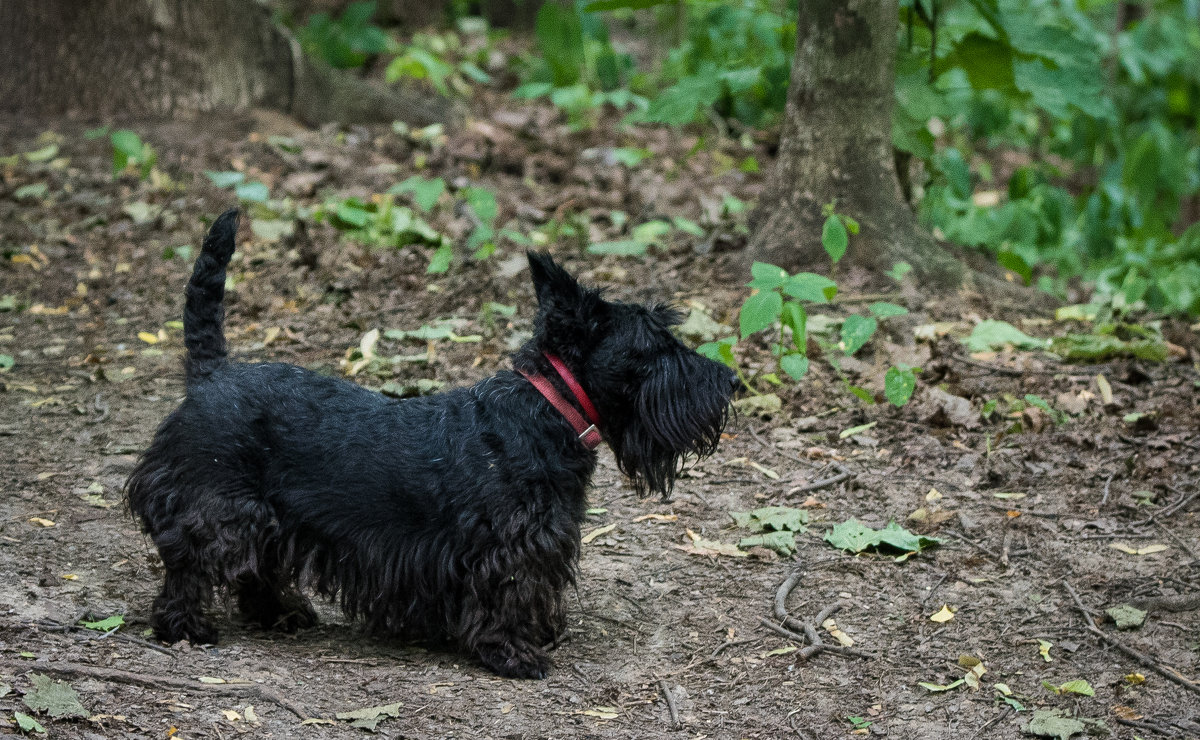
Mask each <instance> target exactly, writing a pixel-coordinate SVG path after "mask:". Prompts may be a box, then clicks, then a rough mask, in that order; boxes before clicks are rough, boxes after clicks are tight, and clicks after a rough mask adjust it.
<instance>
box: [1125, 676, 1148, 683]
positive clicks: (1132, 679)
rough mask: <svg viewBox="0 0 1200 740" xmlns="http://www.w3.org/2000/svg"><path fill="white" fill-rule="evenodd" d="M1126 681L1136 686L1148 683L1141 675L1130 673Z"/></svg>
mask: <svg viewBox="0 0 1200 740" xmlns="http://www.w3.org/2000/svg"><path fill="white" fill-rule="evenodd" d="M1125 680H1126V681H1127V682H1128V683H1131V684H1133V685H1135V686H1136V685H1137V684H1139V683H1146V677H1145V676H1144V675H1142V674H1141V673H1128V674H1126V675H1125Z"/></svg>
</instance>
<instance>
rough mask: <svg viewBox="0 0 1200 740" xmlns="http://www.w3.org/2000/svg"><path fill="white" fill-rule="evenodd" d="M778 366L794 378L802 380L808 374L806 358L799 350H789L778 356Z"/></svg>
mask: <svg viewBox="0 0 1200 740" xmlns="http://www.w3.org/2000/svg"><path fill="white" fill-rule="evenodd" d="M779 367H780V368H782V369H783V371H784V372H785V373H787V374H788V375H790V376H791V377H792V378H793V379H794V380H803V379H804V376H805V375H807V374H808V358H807V357H805V356H804V355H802V354H800V353H799V352H791V353H789V354H786V355H784V356H783V357H781V358H779Z"/></svg>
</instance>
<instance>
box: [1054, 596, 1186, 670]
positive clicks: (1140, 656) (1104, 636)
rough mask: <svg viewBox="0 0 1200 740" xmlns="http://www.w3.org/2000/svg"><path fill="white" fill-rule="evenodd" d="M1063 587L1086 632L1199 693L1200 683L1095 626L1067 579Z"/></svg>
mask: <svg viewBox="0 0 1200 740" xmlns="http://www.w3.org/2000/svg"><path fill="white" fill-rule="evenodd" d="M1063 588H1065V589H1066V590H1067V593H1068V594H1070V595H1071V599H1072V600H1074V602H1075V608H1077V609H1078V610H1079V613H1080V614H1082V615H1083V623H1084V625H1085V626H1086V627H1087V630H1088V632H1091V633H1092V634H1093V635H1096V636H1097V637H1099V638H1100V639H1101V640H1103V641H1104V642H1106V643H1108V644H1109V645H1110V646H1112V647H1114V648H1116V649H1117V650H1119V651H1121V652H1122V653H1125V655H1127V656H1129V657H1130V658H1133V659H1134V660H1136V661H1138V662H1139V663H1141V664H1142V665H1144V666H1146V667H1147V668H1149V669H1150V670H1152V671H1154V672H1155V673H1157V674H1158V675H1160V676H1162V677H1163V678H1165V679H1167V680H1169V681H1173V682H1175V683H1177V684H1179V685H1180V686H1182V687H1184V688H1185V689H1187V690H1189V691H1193V692H1195V693H1197V694H1200V683H1197V682H1195V681H1193V680H1191V679H1190V678H1187V677H1185V676H1184V675H1183V674H1182V673H1180V672H1179V671H1177V670H1175V669H1174V668H1171V667H1170V666H1167V665H1164V664H1162V663H1160V662H1158V661H1157V660H1155V659H1154V658H1151V657H1150V656H1149V655H1146V654H1144V653H1141V652H1138V651H1137V650H1134V649H1133V648H1131V647H1129V646H1127V645H1125V644H1124V643H1122V642H1121V641H1120V640H1118V639H1117V638H1115V637H1113V636H1112V635H1109V634H1108V633H1107V632H1105V631H1104V630H1102V629H1100V628H1099V627H1097V626H1096V622H1095V620H1093V619H1092V615H1091V613H1090V611H1089V610H1088V608H1087V607H1086V606H1084V603H1083V600H1082V599H1080V598H1079V594H1078V593H1076V592H1075V589H1074V588H1072V587H1071V584H1070V583H1069V582H1067V581H1063Z"/></svg>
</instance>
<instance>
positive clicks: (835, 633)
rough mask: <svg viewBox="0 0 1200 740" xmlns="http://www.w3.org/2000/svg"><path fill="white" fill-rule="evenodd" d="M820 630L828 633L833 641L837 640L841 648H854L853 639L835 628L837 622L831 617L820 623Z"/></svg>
mask: <svg viewBox="0 0 1200 740" xmlns="http://www.w3.org/2000/svg"><path fill="white" fill-rule="evenodd" d="M821 628H822V629H824V630H825V631H826V632H828V633H829V634H830V635H831V636H832V637H833V639H835V640H837V641H838V643H840V644H841V645H842V646H843V647H853V646H854V638H853V637H851V636H850V635H847V634H846V633H845V632H842V630H841V629H840V628H839V627H838V626H837V622H835V621H834V619H833V617H830V618H829V619H826V620H825V621H824V622H821Z"/></svg>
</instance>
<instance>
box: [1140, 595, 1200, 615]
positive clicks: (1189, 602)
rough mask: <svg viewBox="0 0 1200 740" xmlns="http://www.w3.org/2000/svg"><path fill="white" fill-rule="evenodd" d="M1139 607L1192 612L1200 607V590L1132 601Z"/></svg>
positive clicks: (1155, 610) (1150, 610)
mask: <svg viewBox="0 0 1200 740" xmlns="http://www.w3.org/2000/svg"><path fill="white" fill-rule="evenodd" d="M1130 603H1132V604H1133V605H1134V606H1136V607H1137V608H1138V609H1143V610H1145V611H1148V612H1190V611H1191V610H1193V609H1200V591H1197V592H1195V593H1190V594H1177V595H1175V596H1152V597H1150V598H1148V599H1137V600H1135V601H1132V602H1130Z"/></svg>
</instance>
